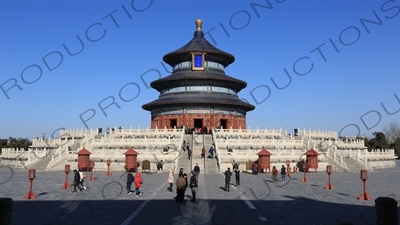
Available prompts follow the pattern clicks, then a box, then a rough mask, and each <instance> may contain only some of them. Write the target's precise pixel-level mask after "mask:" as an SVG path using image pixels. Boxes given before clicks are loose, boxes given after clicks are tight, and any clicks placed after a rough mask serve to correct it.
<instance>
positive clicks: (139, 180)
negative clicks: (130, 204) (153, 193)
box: [135, 172, 143, 197]
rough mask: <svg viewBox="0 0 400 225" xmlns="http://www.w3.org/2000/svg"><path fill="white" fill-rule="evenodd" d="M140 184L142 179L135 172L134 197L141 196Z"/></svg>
mask: <svg viewBox="0 0 400 225" xmlns="http://www.w3.org/2000/svg"><path fill="white" fill-rule="evenodd" d="M142 184H143V178H142V176H141V175H140V173H139V172H136V177H135V186H136V195H135V196H136V197H139V196H141V195H143V192H142V191H140V190H139V189H140V188H141V187H142Z"/></svg>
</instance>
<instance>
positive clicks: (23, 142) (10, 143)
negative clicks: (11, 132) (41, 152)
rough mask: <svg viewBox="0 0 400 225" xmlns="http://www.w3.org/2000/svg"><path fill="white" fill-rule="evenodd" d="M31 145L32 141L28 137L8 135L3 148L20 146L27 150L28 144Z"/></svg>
mask: <svg viewBox="0 0 400 225" xmlns="http://www.w3.org/2000/svg"><path fill="white" fill-rule="evenodd" d="M3 140H5V139H3ZM31 145H32V142H31V141H30V140H29V139H28V138H14V137H9V138H8V140H7V145H6V146H5V148H22V149H25V150H28V148H29V146H31Z"/></svg>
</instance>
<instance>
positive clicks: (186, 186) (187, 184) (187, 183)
mask: <svg viewBox="0 0 400 225" xmlns="http://www.w3.org/2000/svg"><path fill="white" fill-rule="evenodd" d="M183 178H185V181H186V185H185V194H184V195H183V198H185V196H186V190H187V188H188V187H189V182H188V178H187V174H186V173H184V174H183Z"/></svg>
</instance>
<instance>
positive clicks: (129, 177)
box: [126, 170, 135, 195]
mask: <svg viewBox="0 0 400 225" xmlns="http://www.w3.org/2000/svg"><path fill="white" fill-rule="evenodd" d="M134 181H135V177H133V175H132V173H131V172H130V171H129V170H128V171H126V191H128V193H127V195H131V194H132V192H133V191H132V189H131V187H132V183H133V182H134Z"/></svg>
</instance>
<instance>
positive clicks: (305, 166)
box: [301, 162, 308, 182]
mask: <svg viewBox="0 0 400 225" xmlns="http://www.w3.org/2000/svg"><path fill="white" fill-rule="evenodd" d="M305 163H306V162H304V163H303V172H304V176H303V178H302V179H301V181H303V182H308V178H307V177H306V170H307V164H305Z"/></svg>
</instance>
